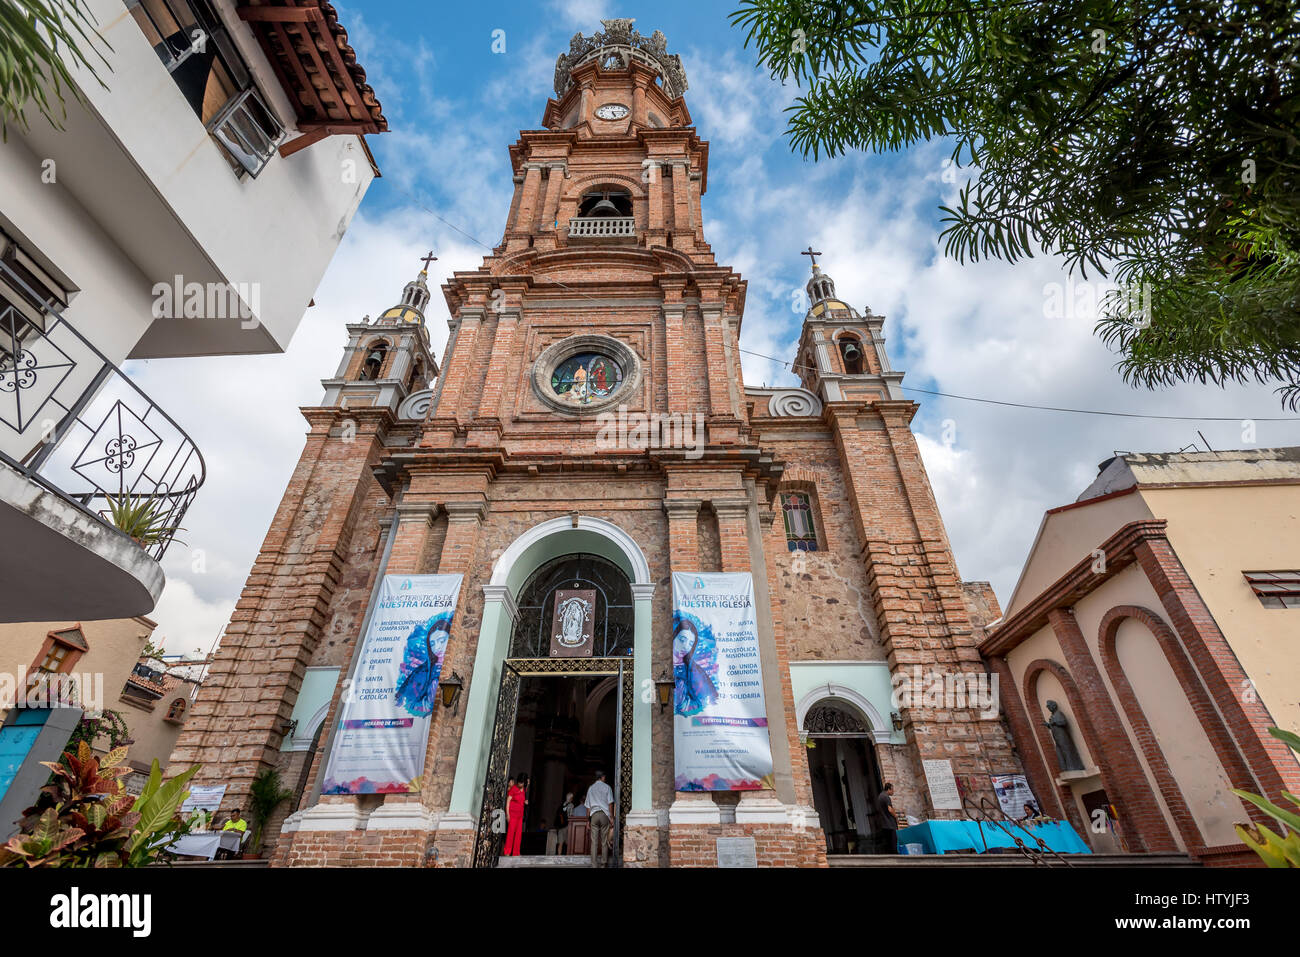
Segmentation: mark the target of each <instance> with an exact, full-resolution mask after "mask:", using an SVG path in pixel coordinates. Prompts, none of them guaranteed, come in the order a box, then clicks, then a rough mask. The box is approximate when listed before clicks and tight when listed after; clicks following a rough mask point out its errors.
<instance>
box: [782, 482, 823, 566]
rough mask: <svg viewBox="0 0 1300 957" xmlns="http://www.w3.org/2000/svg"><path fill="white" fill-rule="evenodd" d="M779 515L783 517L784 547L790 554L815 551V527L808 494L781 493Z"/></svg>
mask: <svg viewBox="0 0 1300 957" xmlns="http://www.w3.org/2000/svg"><path fill="white" fill-rule="evenodd" d="M781 514H782V515H783V516H784V517H785V542H786V547H787V548H789V549H790V551H792V552H795V551H804V552H815V551H817V526H816V524H815V523H814V522H813V512H812V500H811V499H810V497H809V496H808V493H807V492H782V493H781Z"/></svg>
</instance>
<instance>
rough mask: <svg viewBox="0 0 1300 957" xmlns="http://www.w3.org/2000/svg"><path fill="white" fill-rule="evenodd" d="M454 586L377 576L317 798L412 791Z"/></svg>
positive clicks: (437, 578)
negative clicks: (370, 612)
mask: <svg viewBox="0 0 1300 957" xmlns="http://www.w3.org/2000/svg"><path fill="white" fill-rule="evenodd" d="M460 583H461V576H460V575H385V576H384V580H383V582H382V584H381V585H380V587H379V596H378V599H377V601H376V604H375V610H374V614H373V615H372V616H371V618H370V627H369V628H368V629H367V630H366V634H365V639H364V641H363V643H362V646H361V657H360V660H359V661H358V662H357V669H356V672H355V674H354V675H353V678H352V683H351V685H350V686H349V687H348V688H347V690H346V691H345V693H344V696H343V706H342V709H341V710H342V716H341V717H340V720H339V723H338V730H337V731H336V733H335V735H334V746H333V748H332V749H331V750H330V756H329V764H328V766H327V767H326V769H325V782H324V784H323V785H322V786H321V792H322V793H324V794H385V793H393V792H408V791H418V790H420V776H421V775H422V774H423V773H424V752H425V750H426V748H427V745H428V741H429V723H430V720H431V718H432V715H433V709H434V706H435V703H436V701H437V692H438V678H439V676H440V675H441V674H442V661H443V657H444V656H445V655H446V651H447V639H448V637H450V635H451V619H452V616H453V614H454V613H455V611H456V599H457V597H458V596H459V595H460Z"/></svg>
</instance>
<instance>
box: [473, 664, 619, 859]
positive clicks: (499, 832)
mask: <svg viewBox="0 0 1300 957" xmlns="http://www.w3.org/2000/svg"><path fill="white" fill-rule="evenodd" d="M543 675H545V676H555V677H562V676H566V675H573V676H590V677H596V676H599V675H613V676H616V677H617V678H618V703H619V707H618V709H617V711H616V716H617V720H616V722H615V728H616V734H617V740H616V741H615V743H614V764H615V767H614V778H613V788H614V803H615V805H616V806H617V807H618V814H617V815H616V817H617V819H616V820H615V821H614V822H613V824H614V834H613V838H612V844H611V847H610V854H611V856H612V857H613V858H614V860H619V859H621V855H622V849H623V822H624V819H625V818H626V817H627V813H628V811H629V810H631V806H632V706H633V703H634V701H635V693H636V689H635V687H634V682H633V681H632V659H631V658H507V659H506V660H505V661H504V662H503V664H502V667H501V685H500V688H499V690H498V691H497V708H496V718H495V722H494V724H493V726H492V745H491V748H492V749H491V751H490V752H489V753H488V766H487V774H486V775H485V776H484V778H483V802H482V804H481V805H480V808H479V818H478V835H477V838H476V840H475V842H474V866H475V867H495V866H496V863H497V858H498V857H499V856H500V855H501V847H502V845H503V844H504V843H505V831H506V782H507V781H508V780H509V779H510V754H511V751H512V750H513V747H514V737H515V720H516V718H517V716H518V712H519V685H520V682H521V679H523V678H531V677H539V676H543Z"/></svg>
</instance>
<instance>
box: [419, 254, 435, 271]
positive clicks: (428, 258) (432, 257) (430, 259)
mask: <svg viewBox="0 0 1300 957" xmlns="http://www.w3.org/2000/svg"><path fill="white" fill-rule="evenodd" d="M437 261H438V257H437V256H435V255H434V254H433V250H432V249H430V250H429V255H427V256H425V257H423V258H422V259H421V260H420V262H422V263H424V269H423V272H428V271H429V263H431V262H437Z"/></svg>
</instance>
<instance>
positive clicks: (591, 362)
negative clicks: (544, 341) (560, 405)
mask: <svg viewBox="0 0 1300 957" xmlns="http://www.w3.org/2000/svg"><path fill="white" fill-rule="evenodd" d="M622 384H623V369H622V368H621V367H620V366H619V364H618V363H617V362H615V361H614V360H613V359H611V358H610V357H609V356H607V355H603V354H602V353H599V352H580V353H578V354H577V355H573V356H569V357H568V358H567V359H565V360H564V361H563V362H561V363H560V364H559V365H558V366H556V367H555V371H554V372H552V373H551V391H552V392H554V393H555V395H556V396H557V397H558V398H559V399H560V400H561V401H562V402H565V403H570V404H572V405H575V406H584V405H589V404H590V403H592V402H593V401H598V400H600V399H603V398H605V397H606V396H609V395H613V394H614V392H616V391H617V390H618V387H619V386H620V385H622Z"/></svg>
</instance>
